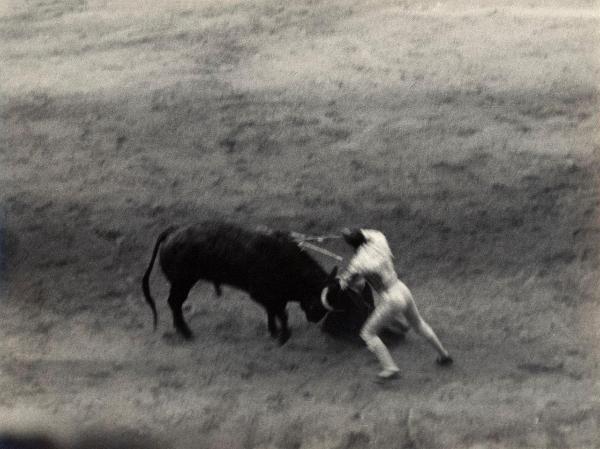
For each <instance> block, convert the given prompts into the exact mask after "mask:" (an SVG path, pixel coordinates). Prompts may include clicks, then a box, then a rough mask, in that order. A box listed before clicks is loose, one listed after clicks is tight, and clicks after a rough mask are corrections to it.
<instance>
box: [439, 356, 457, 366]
mask: <svg viewBox="0 0 600 449" xmlns="http://www.w3.org/2000/svg"><path fill="white" fill-rule="evenodd" d="M436 362H437V364H438V365H440V366H449V365H452V363H454V360H453V359H452V357H450V356H449V355H447V356H444V357H441V356H440V357H438V358H437V360H436Z"/></svg>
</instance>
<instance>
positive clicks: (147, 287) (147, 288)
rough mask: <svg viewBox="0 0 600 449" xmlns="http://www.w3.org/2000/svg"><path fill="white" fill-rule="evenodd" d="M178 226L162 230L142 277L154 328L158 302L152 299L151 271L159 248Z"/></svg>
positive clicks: (156, 324) (156, 322) (156, 323)
mask: <svg viewBox="0 0 600 449" xmlns="http://www.w3.org/2000/svg"><path fill="white" fill-rule="evenodd" d="M175 229H176V228H175V227H170V228H168V229H166V230H165V231H163V232H161V233H160V235H159V236H158V238H157V239H156V244H155V245H154V250H153V251H152V258H151V259H150V265H148V268H147V269H146V273H144V277H143V279H142V290H143V291H144V297H145V298H146V302H147V303H148V305H149V306H150V308H151V309H152V318H153V320H154V321H153V322H154V330H156V327H157V326H158V312H157V311H156V303H155V302H154V299H152V295H150V273H151V272H152V267H153V266H154V260H155V259H156V255H157V254H158V248H159V247H160V244H161V243H162V242H163V241H164V240H165V239H166V238H167V237H168V236H169V234H171V233H172V232H173V231H174V230H175Z"/></svg>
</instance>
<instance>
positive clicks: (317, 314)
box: [300, 267, 338, 323]
mask: <svg viewBox="0 0 600 449" xmlns="http://www.w3.org/2000/svg"><path fill="white" fill-rule="evenodd" d="M337 271H338V267H334V268H333V270H331V273H329V275H328V276H327V282H326V288H327V289H328V288H329V287H330V286H332V285H334V284H335V283H336V282H337V281H336V279H335V277H336V275H337ZM325 293H326V291H325ZM300 307H301V308H302V310H303V311H304V314H305V315H306V319H307V320H308V321H310V322H311V323H318V322H319V321H321V320H322V319H323V317H324V316H325V315H327V312H328V309H327V308H326V306H325V305H324V304H323V301H322V298H321V297H320V296H317V297H313V298H310V299H308V300H305V301H301V302H300Z"/></svg>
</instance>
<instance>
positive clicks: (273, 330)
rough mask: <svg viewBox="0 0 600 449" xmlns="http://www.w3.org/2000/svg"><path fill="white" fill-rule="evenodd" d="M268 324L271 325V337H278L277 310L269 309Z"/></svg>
mask: <svg viewBox="0 0 600 449" xmlns="http://www.w3.org/2000/svg"><path fill="white" fill-rule="evenodd" d="M267 326H268V327H269V334H270V335H271V337H273V338H276V337H277V330H278V329H277V322H276V321H275V312H274V311H272V310H269V309H267Z"/></svg>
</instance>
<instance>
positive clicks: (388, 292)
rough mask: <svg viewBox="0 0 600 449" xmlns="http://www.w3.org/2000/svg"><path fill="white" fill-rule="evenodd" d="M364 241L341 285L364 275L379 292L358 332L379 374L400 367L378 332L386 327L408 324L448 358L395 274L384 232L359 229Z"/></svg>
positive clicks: (385, 374)
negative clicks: (376, 362)
mask: <svg viewBox="0 0 600 449" xmlns="http://www.w3.org/2000/svg"><path fill="white" fill-rule="evenodd" d="M361 232H362V234H363V236H364V237H365V240H366V243H363V244H362V245H360V246H359V247H358V249H357V251H356V253H355V254H354V257H353V258H352V259H351V260H350V262H349V264H348V267H347V268H346V271H345V272H344V273H343V274H342V275H341V277H340V281H341V284H342V288H346V287H347V286H348V284H349V283H351V282H352V281H353V280H354V279H355V278H357V277H359V276H360V277H364V278H365V279H366V281H367V282H368V283H369V284H370V285H371V287H372V288H373V290H375V292H376V294H377V295H378V296H379V298H377V300H376V303H375V304H376V305H375V310H374V311H373V312H372V314H371V315H370V316H369V318H368V319H367V321H366V322H365V324H364V326H363V328H362V330H361V333H360V336H361V338H362V339H363V340H364V341H365V343H366V344H367V347H368V348H369V350H370V351H371V352H373V353H374V354H375V356H376V357H377V358H378V360H379V362H380V364H381V366H382V368H383V371H381V372H380V373H379V376H380V377H383V378H387V377H392V376H395V375H396V374H397V373H398V372H399V370H398V367H397V366H396V364H395V363H394V361H393V359H392V357H391V355H390V353H389V351H388V349H387V348H386V346H385V345H384V343H383V342H382V341H381V339H380V338H379V336H378V334H379V333H380V332H381V331H382V330H384V329H386V328H388V329H394V328H396V329H398V328H400V329H402V328H404V329H407V325H406V321H408V323H409V324H410V326H411V327H412V328H413V329H414V330H415V331H416V332H417V333H419V334H421V335H422V336H423V337H425V339H426V340H427V341H428V342H429V343H430V344H431V345H432V346H433V347H434V348H435V349H436V350H437V351H438V353H439V354H440V359H438V361H440V362H441V363H448V362H451V359H450V357H449V355H448V352H447V351H446V350H445V349H444V347H443V346H442V344H441V343H440V341H439V340H438V338H437V336H436V335H435V333H434V332H433V330H432V329H431V327H430V326H429V325H428V324H427V323H426V322H425V321H424V320H423V318H421V315H420V314H419V311H418V309H417V306H416V305H415V302H414V300H413V297H412V294H411V293H410V290H409V289H408V288H407V287H406V285H404V283H402V282H401V281H400V280H399V279H398V276H397V275H396V270H395V268H394V263H393V255H392V251H391V250H390V247H389V245H388V242H387V239H386V238H385V236H384V235H383V234H382V233H381V232H379V231H376V230H373V229H361Z"/></svg>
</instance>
